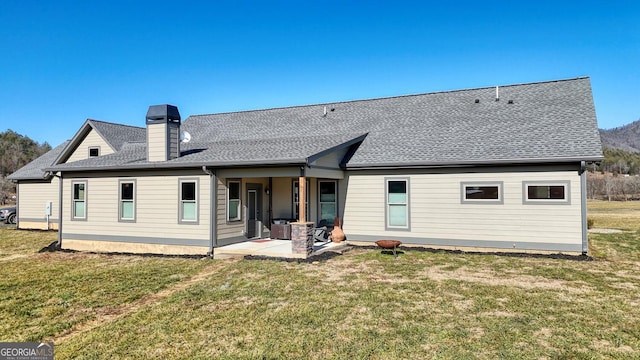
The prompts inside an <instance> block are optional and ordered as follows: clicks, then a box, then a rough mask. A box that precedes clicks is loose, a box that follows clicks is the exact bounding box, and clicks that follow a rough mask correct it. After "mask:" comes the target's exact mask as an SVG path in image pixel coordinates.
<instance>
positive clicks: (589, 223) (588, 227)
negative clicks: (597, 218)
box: [587, 218, 594, 229]
mask: <svg viewBox="0 0 640 360" xmlns="http://www.w3.org/2000/svg"><path fill="white" fill-rule="evenodd" d="M593 222H594V221H593V219H591V218H588V219H587V229H591V228H592V227H593Z"/></svg>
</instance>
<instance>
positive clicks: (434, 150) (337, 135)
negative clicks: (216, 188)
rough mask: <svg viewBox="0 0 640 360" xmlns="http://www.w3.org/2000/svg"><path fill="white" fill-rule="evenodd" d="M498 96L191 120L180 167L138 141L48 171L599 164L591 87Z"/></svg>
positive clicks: (464, 94) (505, 91)
mask: <svg viewBox="0 0 640 360" xmlns="http://www.w3.org/2000/svg"><path fill="white" fill-rule="evenodd" d="M498 93H499V99H497V100H496V88H495V87H486V88H478V89H467V90H457V91H444V92H436V93H427V94H419V95H407V96H397V97H389V98H381V99H371V100H357V101H346V102H337V103H327V104H318V105H307V106H296V107H288V108H276V109H265V110H255V111H242V112H234V113H221V114H211V115H195V116H190V117H189V118H188V119H187V120H185V121H184V122H183V123H182V130H185V131H188V132H189V133H190V134H191V141H190V142H189V143H187V144H182V145H181V150H182V156H181V157H179V158H177V159H173V160H169V161H163V162H154V163H149V162H147V161H146V145H145V144H144V142H145V141H146V137H145V136H144V135H135V136H132V137H131V138H128V139H122V141H121V142H120V144H122V145H123V146H121V149H120V151H117V152H116V153H115V154H111V155H106V156H100V157H97V158H92V159H87V160H81V161H78V162H74V163H73V164H60V165H58V166H56V167H55V168H52V170H70V169H73V170H76V171H83V170H90V169H107V168H108V169H120V168H162V167H167V168H169V167H189V166H202V165H206V166H212V167H215V166H219V167H223V166H258V165H260V166H265V165H279V164H307V165H309V163H310V161H309V160H310V159H311V160H313V159H314V158H316V157H319V156H324V155H327V154H328V153H330V152H331V151H334V150H335V149H338V148H344V147H346V146H351V147H352V148H351V150H352V151H349V152H348V156H347V158H346V159H345V162H344V164H343V166H345V167H346V168H347V169H359V168H391V167H441V166H467V165H492V164H523V163H558V162H568V161H571V162H573V161H596V160H600V159H602V147H601V143H600V136H599V134H598V128H597V122H596V116H595V108H594V105H593V98H592V94H591V85H590V81H589V78H576V79H568V80H556V81H547V82H538V83H529V84H518V85H508V86H500V87H499V88H498ZM89 121H93V120H88V124H90V125H93V124H91V123H89ZM107 124H108V123H107ZM109 125H111V126H113V128H117V124H109ZM85 126H86V125H85ZM105 127H107V125H105ZM94 128H96V129H97V131H101V132H102V133H108V131H107V130H106V129H104V128H100V125H97V126H95V127H94ZM137 129H140V130H141V131H142V133H143V132H144V130H145V129H144V128H137ZM118 131H119V130H118ZM80 133H81V132H79V133H78V134H76V137H78V136H79V134H80ZM74 139H75V137H74ZM127 142H129V144H128V145H125V144H126V143H127ZM134 142H140V144H134ZM356 145H357V149H356ZM114 146H115V145H114ZM353 150H355V151H353Z"/></svg>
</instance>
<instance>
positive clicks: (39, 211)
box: [18, 177, 59, 229]
mask: <svg viewBox="0 0 640 360" xmlns="http://www.w3.org/2000/svg"><path fill="white" fill-rule="evenodd" d="M58 192H59V180H58V178H56V177H54V178H52V179H51V182H48V183H45V182H42V183H20V185H19V186H18V199H19V202H20V203H19V206H20V208H19V209H18V212H19V214H18V216H19V220H20V219H26V222H25V223H24V224H30V223H31V224H34V222H33V220H34V219H41V220H42V221H43V222H44V223H42V224H38V225H37V226H36V228H38V229H40V228H42V229H46V227H47V225H46V213H45V204H46V203H47V202H48V201H51V204H52V209H51V210H52V211H51V216H50V219H56V221H57V219H58V216H59V215H58V214H59V204H58ZM20 228H23V229H24V228H34V226H33V225H28V227H24V226H23V225H22V224H21V225H20Z"/></svg>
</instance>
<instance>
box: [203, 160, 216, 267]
mask: <svg viewBox="0 0 640 360" xmlns="http://www.w3.org/2000/svg"><path fill="white" fill-rule="evenodd" d="M202 171H204V172H205V174H207V175H209V185H210V186H209V204H210V209H209V213H210V215H209V239H210V243H209V252H208V253H207V255H208V256H211V257H213V249H214V248H215V247H216V246H217V245H218V237H217V231H216V230H217V229H216V228H217V226H216V225H217V224H216V218H217V216H216V215H217V211H218V210H217V209H218V204H217V200H218V197H217V196H216V195H217V194H216V193H217V191H218V190H217V186H216V185H217V183H218V177H217V176H216V173H215V171H212V170H209V169H207V167H206V166H202Z"/></svg>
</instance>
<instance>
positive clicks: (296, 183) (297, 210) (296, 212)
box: [291, 180, 310, 220]
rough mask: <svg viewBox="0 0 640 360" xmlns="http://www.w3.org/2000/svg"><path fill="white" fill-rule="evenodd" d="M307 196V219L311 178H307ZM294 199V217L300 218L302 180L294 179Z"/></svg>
mask: <svg viewBox="0 0 640 360" xmlns="http://www.w3.org/2000/svg"><path fill="white" fill-rule="evenodd" d="M306 185H307V186H306V191H305V193H306V195H307V196H306V198H305V202H304V209H305V210H304V211H305V213H306V214H307V219H308V218H309V214H310V213H309V194H310V192H309V180H307V184H306ZM291 198H292V199H293V204H292V206H293V209H292V212H291V213H292V214H293V218H294V219H297V220H300V181H298V180H294V181H293V189H292V197H291Z"/></svg>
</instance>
